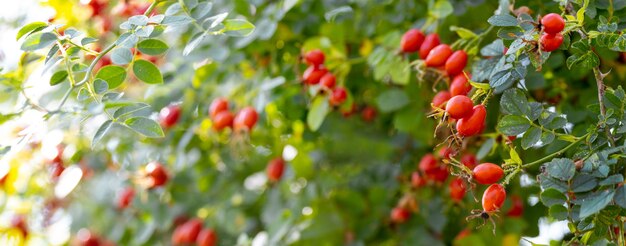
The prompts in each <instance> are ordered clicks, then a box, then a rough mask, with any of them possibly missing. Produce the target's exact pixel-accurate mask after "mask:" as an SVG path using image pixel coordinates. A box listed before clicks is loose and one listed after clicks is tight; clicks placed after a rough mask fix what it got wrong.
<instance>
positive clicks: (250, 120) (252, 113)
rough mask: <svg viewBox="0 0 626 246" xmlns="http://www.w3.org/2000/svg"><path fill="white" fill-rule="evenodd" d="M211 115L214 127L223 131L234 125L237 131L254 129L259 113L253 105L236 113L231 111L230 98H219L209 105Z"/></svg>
mask: <svg viewBox="0 0 626 246" xmlns="http://www.w3.org/2000/svg"><path fill="white" fill-rule="evenodd" d="M209 116H211V120H213V129H215V130H216V131H222V130H224V129H226V128H229V127H232V128H233V130H234V131H235V132H240V131H252V128H253V127H254V125H255V124H256V122H257V120H258V118H259V115H258V113H257V112H256V110H254V108H252V107H245V108H243V109H241V110H240V111H239V112H238V113H237V114H236V115H233V113H231V112H230V111H229V106H228V100H226V99H224V98H217V99H215V100H213V102H212V103H211V106H210V107H209Z"/></svg>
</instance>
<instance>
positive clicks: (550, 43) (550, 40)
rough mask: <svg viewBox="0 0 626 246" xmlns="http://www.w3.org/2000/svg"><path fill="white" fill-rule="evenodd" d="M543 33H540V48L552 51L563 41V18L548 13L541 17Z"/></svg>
mask: <svg viewBox="0 0 626 246" xmlns="http://www.w3.org/2000/svg"><path fill="white" fill-rule="evenodd" d="M540 28H541V30H543V32H544V33H543V35H541V41H540V43H541V50H543V51H545V52H552V51H555V50H556V49H558V48H559V46H561V44H562V43H563V35H562V34H561V31H563V29H564V28H565V20H563V17H561V16H560V15H558V14H555V13H550V14H547V15H546V16H544V17H543V18H541V24H540Z"/></svg>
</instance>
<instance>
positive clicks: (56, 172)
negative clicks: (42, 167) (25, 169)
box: [48, 162, 65, 181]
mask: <svg viewBox="0 0 626 246" xmlns="http://www.w3.org/2000/svg"><path fill="white" fill-rule="evenodd" d="M48 170H49V171H50V178H51V179H52V180H53V181H57V180H59V177H60V176H61V174H62V173H63V171H65V167H64V166H63V164H62V162H53V163H52V165H51V166H50V167H48Z"/></svg>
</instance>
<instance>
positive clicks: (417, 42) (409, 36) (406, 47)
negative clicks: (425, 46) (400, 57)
mask: <svg viewBox="0 0 626 246" xmlns="http://www.w3.org/2000/svg"><path fill="white" fill-rule="evenodd" d="M424 38H425V36H424V33H422V32H421V31H420V30H417V29H411V30H408V31H407V32H406V33H404V35H402V40H400V49H402V52H405V53H412V52H416V51H418V50H419V49H420V46H422V43H423V42H424Z"/></svg>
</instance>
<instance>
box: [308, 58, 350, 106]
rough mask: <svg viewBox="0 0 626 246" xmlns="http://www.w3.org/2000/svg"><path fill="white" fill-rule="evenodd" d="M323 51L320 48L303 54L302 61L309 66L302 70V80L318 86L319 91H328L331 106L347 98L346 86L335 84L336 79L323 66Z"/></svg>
mask: <svg viewBox="0 0 626 246" xmlns="http://www.w3.org/2000/svg"><path fill="white" fill-rule="evenodd" d="M324 60H325V56H324V52H322V51H321V50H317V49H316V50H311V51H309V52H307V53H306V54H304V61H305V62H306V64H308V65H309V67H308V68H307V69H306V70H304V73H303V74H302V80H303V81H304V83H305V84H307V85H310V86H315V85H318V84H319V86H320V90H319V91H320V92H330V95H329V97H328V101H329V102H330V104H331V105H333V106H339V105H341V104H342V103H343V102H345V101H346V99H347V98H348V91H347V90H346V88H344V87H341V86H336V84H337V81H336V80H337V79H336V78H335V75H333V74H332V73H331V72H330V71H328V69H326V67H324Z"/></svg>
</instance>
